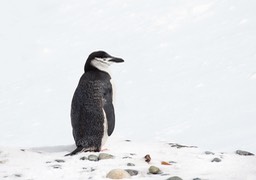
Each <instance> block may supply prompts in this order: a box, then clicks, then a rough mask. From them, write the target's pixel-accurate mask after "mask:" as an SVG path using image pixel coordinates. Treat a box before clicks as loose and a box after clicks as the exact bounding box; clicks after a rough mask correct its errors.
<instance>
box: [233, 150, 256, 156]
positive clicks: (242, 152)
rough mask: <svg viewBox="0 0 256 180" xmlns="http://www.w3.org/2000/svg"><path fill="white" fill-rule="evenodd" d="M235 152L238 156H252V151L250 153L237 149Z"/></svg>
mask: <svg viewBox="0 0 256 180" xmlns="http://www.w3.org/2000/svg"><path fill="white" fill-rule="evenodd" d="M236 154H238V155H240V156H254V154H253V153H250V152H248V151H242V150H237V151H236Z"/></svg>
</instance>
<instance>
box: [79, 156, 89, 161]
mask: <svg viewBox="0 0 256 180" xmlns="http://www.w3.org/2000/svg"><path fill="white" fill-rule="evenodd" d="M80 160H82V161H84V160H88V158H87V157H85V156H83V157H81V158H80Z"/></svg>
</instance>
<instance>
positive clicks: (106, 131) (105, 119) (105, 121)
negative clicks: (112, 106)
mask: <svg viewBox="0 0 256 180" xmlns="http://www.w3.org/2000/svg"><path fill="white" fill-rule="evenodd" d="M102 111H103V114H104V124H103V126H104V132H103V137H102V140H101V147H102V146H104V144H105V143H106V141H107V139H108V122H107V116H106V113H105V111H104V109H102Z"/></svg>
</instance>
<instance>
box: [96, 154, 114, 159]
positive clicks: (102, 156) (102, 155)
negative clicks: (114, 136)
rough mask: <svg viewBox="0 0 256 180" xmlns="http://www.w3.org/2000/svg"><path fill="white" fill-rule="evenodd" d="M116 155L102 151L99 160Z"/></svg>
mask: <svg viewBox="0 0 256 180" xmlns="http://www.w3.org/2000/svg"><path fill="white" fill-rule="evenodd" d="M113 158H114V156H113V155H111V154H107V153H100V154H99V160H102V159H113Z"/></svg>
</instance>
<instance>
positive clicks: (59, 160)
mask: <svg viewBox="0 0 256 180" xmlns="http://www.w3.org/2000/svg"><path fill="white" fill-rule="evenodd" d="M55 161H56V162H58V163H64V162H65V161H64V160H62V159H55Z"/></svg>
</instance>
